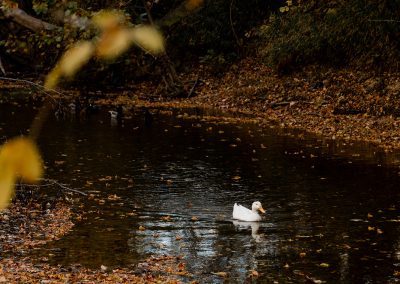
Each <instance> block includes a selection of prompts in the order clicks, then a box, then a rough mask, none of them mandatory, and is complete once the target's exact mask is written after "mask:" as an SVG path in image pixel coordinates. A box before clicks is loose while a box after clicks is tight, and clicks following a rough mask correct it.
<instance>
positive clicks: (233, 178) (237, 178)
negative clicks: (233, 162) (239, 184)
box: [232, 176, 241, 180]
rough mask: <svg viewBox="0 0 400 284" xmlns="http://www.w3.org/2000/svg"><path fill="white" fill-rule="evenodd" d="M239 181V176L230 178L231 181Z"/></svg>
mask: <svg viewBox="0 0 400 284" xmlns="http://www.w3.org/2000/svg"><path fill="white" fill-rule="evenodd" d="M240 179H241V177H240V176H233V177H232V180H240Z"/></svg>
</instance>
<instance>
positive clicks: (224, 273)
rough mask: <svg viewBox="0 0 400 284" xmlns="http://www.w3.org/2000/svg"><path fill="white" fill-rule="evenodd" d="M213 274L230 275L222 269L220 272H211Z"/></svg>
mask: <svg viewBox="0 0 400 284" xmlns="http://www.w3.org/2000/svg"><path fill="white" fill-rule="evenodd" d="M211 274H214V275H217V276H219V277H224V278H226V277H228V273H226V272H224V271H220V272H211Z"/></svg>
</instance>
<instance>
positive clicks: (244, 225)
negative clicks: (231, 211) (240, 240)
mask: <svg viewBox="0 0 400 284" xmlns="http://www.w3.org/2000/svg"><path fill="white" fill-rule="evenodd" d="M232 223H233V225H234V226H235V227H236V229H237V230H238V231H241V230H248V229H251V236H252V238H253V239H254V240H255V241H256V242H257V243H259V242H261V241H262V240H263V238H264V237H263V234H260V233H258V230H259V229H260V222H246V221H238V220H233V221H232Z"/></svg>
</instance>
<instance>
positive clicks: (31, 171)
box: [0, 11, 165, 209]
mask: <svg viewBox="0 0 400 284" xmlns="http://www.w3.org/2000/svg"><path fill="white" fill-rule="evenodd" d="M91 23H92V24H93V25H94V26H95V27H96V28H98V29H99V30H100V33H99V35H98V36H96V37H94V38H93V39H91V40H84V41H80V42H78V43H76V44H74V45H72V46H71V47H70V48H69V49H68V50H67V51H66V52H65V53H64V54H63V55H62V56H61V58H60V59H59V61H58V63H57V64H56V65H55V67H54V68H53V69H52V70H51V71H50V73H49V74H48V75H47V77H46V80H45V83H44V86H45V88H46V89H50V90H51V89H54V88H56V87H57V85H58V83H59V81H60V79H62V78H63V77H66V78H71V77H72V76H73V75H74V74H75V73H76V72H77V71H78V70H79V69H80V68H82V67H83V66H84V65H85V64H86V63H87V62H88V61H89V59H90V58H92V57H96V58H98V59H100V60H110V59H113V58H115V57H117V56H119V55H121V54H122V53H123V52H125V51H126V50H127V49H128V48H129V47H130V46H131V45H132V44H135V45H137V46H139V47H140V48H142V49H144V50H145V51H146V52H149V53H151V54H154V55H158V54H161V53H164V52H165V43H164V38H163V36H162V34H161V32H160V31H159V30H158V29H157V28H155V27H154V26H152V25H136V26H131V25H129V23H128V21H127V19H126V18H125V17H124V15H123V14H122V13H120V12H118V11H100V12H99V13H96V14H95V15H94V17H93V18H92V20H91ZM50 109H51V103H50V99H47V101H45V104H44V105H43V106H42V108H41V109H40V111H39V113H38V115H37V116H36V118H35V119H34V121H33V124H32V126H31V129H30V136H29V137H17V138H14V139H11V140H10V141H8V142H6V143H5V144H4V145H3V146H2V147H1V150H0V209H2V208H5V207H7V206H8V204H9V201H10V199H11V197H12V195H13V192H14V184H15V182H16V181H17V179H18V178H19V177H20V178H22V179H25V180H27V181H30V182H36V181H37V180H38V179H40V178H41V176H42V173H43V162H42V159H41V157H40V154H39V152H38V149H37V147H36V145H35V142H34V141H35V140H36V138H37V137H38V135H39V133H40V131H41V129H42V126H43V123H44V121H45V120H46V119H47V116H48V114H49V112H50Z"/></svg>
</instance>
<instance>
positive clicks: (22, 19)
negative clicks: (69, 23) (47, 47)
mask: <svg viewBox="0 0 400 284" xmlns="http://www.w3.org/2000/svg"><path fill="white" fill-rule="evenodd" d="M2 11H3V13H4V15H5V16H6V17H7V18H10V19H11V20H12V21H14V22H16V23H18V24H20V25H21V26H23V27H25V28H27V29H30V30H31V31H34V32H40V31H43V30H47V31H51V30H54V29H56V28H57V26H55V25H53V24H50V23H47V22H45V21H42V20H40V19H37V18H35V17H32V16H31V15H28V14H27V13H26V12H25V11H23V10H21V9H19V8H4V7H3V8H2Z"/></svg>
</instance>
